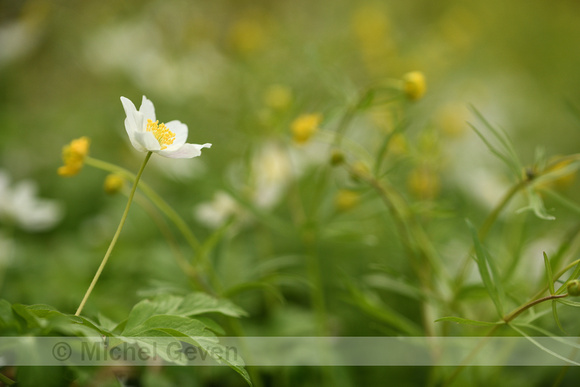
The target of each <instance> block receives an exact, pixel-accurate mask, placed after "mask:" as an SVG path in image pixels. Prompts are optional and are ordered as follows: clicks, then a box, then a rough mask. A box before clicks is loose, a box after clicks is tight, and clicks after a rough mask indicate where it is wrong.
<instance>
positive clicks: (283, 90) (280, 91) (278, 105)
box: [264, 85, 292, 110]
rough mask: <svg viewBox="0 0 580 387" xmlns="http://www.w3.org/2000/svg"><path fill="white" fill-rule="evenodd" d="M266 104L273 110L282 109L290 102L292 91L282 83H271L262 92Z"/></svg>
mask: <svg viewBox="0 0 580 387" xmlns="http://www.w3.org/2000/svg"><path fill="white" fill-rule="evenodd" d="M264 102H265V103H266V106H268V107H269V108H271V109H274V110H284V109H286V108H288V106H290V104H291V103H292V91H291V90H290V89H289V88H288V87H286V86H283V85H272V86H270V87H269V88H268V89H267V90H266V92H265V93H264Z"/></svg>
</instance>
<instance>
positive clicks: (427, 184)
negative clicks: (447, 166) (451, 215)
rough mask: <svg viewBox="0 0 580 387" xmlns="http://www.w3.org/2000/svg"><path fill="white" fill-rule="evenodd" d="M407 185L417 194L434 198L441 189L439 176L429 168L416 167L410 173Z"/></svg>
mask: <svg viewBox="0 0 580 387" xmlns="http://www.w3.org/2000/svg"><path fill="white" fill-rule="evenodd" d="M407 186H408V188H409V191H411V192H412V193H413V194H414V195H415V196H418V197H420V198H423V199H433V198H434V197H436V196H437V195H438V194H439V191H440V190H441V182H440V180H439V176H438V175H437V174H436V173H434V172H433V171H431V170H429V169H428V168H415V169H413V170H412V171H411V173H409V177H408V179H407Z"/></svg>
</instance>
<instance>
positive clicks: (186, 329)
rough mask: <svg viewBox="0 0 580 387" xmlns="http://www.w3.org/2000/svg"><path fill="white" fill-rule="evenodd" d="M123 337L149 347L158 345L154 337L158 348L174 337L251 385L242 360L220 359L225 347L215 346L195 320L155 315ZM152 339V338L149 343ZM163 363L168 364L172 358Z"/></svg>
mask: <svg viewBox="0 0 580 387" xmlns="http://www.w3.org/2000/svg"><path fill="white" fill-rule="evenodd" d="M123 336H126V337H129V338H130V337H138V338H139V339H138V340H137V342H138V343H139V344H141V343H142V342H144V343H145V344H149V345H153V342H155V343H156V345H157V346H159V345H160V344H159V342H158V341H157V339H156V338H157V337H158V336H160V337H161V339H162V342H161V345H163V342H164V341H166V342H167V341H168V340H163V339H164V338H165V339H167V338H168V337H174V338H177V339H179V340H180V341H183V342H185V343H189V344H191V345H194V346H196V347H198V348H201V349H203V350H204V351H205V352H206V353H207V354H208V355H209V356H211V357H212V358H213V359H214V360H216V361H217V362H218V363H221V364H227V365H229V366H230V367H231V368H233V369H234V370H235V371H236V372H237V373H239V374H240V375H241V376H242V377H243V378H244V379H245V380H246V382H248V384H249V385H252V383H251V380H250V376H249V375H248V373H247V371H246V370H245V368H244V366H245V364H244V362H243V360H242V359H241V358H239V359H238V358H237V357H236V359H233V360H232V359H230V358H229V357H228V356H224V354H225V353H227V351H226V348H225V347H223V346H221V345H220V344H219V342H218V338H217V337H216V336H215V335H214V334H213V333H212V332H211V331H210V330H209V329H207V327H206V325H205V324H204V323H202V322H201V321H199V320H196V319H192V318H188V317H182V316H171V315H157V316H153V317H151V318H149V319H147V320H146V321H144V322H143V323H142V324H140V325H138V326H136V327H134V328H133V329H132V330H126V331H124V332H123ZM146 337H150V338H152V341H148V340H147V339H143V338H146ZM153 338H155V339H154V340H153ZM218 349H220V350H218ZM162 352H163V351H162ZM166 360H169V361H171V360H172V359H166Z"/></svg>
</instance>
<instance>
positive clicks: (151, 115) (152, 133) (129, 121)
mask: <svg viewBox="0 0 580 387" xmlns="http://www.w3.org/2000/svg"><path fill="white" fill-rule="evenodd" d="M121 103H122V104H123V108H124V109H125V114H127V118H126V119H125V129H126V130H127V134H128V135H129V139H130V140H131V144H132V145H133V147H134V148H135V149H137V150H138V151H139V152H155V153H157V154H159V155H161V156H164V157H169V158H173V159H187V158H192V157H197V156H199V155H201V149H202V148H210V147H211V144H203V145H199V144H188V143H186V142H185V140H187V125H185V124H184V123H182V122H181V121H177V120H175V121H169V122H168V123H166V124H163V123H161V124H160V123H159V121H157V120H156V119H155V107H154V106H153V102H151V101H150V100H148V99H147V97H145V96H143V101H142V102H141V107H139V110H137V109H136V108H135V105H134V104H133V102H131V101H130V100H129V99H127V98H125V97H121Z"/></svg>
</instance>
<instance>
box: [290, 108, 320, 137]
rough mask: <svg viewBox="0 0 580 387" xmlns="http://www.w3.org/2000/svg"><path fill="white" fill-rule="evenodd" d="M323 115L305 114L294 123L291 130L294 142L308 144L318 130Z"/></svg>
mask: <svg viewBox="0 0 580 387" xmlns="http://www.w3.org/2000/svg"><path fill="white" fill-rule="evenodd" d="M321 121H322V115H321V114H318V113H313V114H303V115H301V116H299V117H298V118H296V119H295V120H294V121H292V124H291V129H292V135H293V138H294V141H295V142H296V143H298V144H304V143H306V142H307V141H308V140H309V139H310V137H312V135H313V134H314V133H316V131H317V130H318V125H320V122H321Z"/></svg>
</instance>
